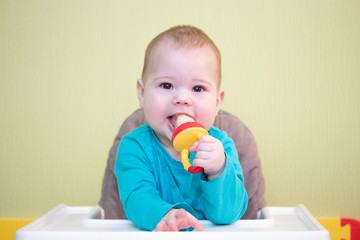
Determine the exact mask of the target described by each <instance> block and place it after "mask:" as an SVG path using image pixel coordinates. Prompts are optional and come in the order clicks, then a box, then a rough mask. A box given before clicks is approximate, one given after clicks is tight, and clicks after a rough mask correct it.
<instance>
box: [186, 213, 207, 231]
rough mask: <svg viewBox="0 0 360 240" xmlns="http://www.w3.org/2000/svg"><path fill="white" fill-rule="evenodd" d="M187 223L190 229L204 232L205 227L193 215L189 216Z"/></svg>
mask: <svg viewBox="0 0 360 240" xmlns="http://www.w3.org/2000/svg"><path fill="white" fill-rule="evenodd" d="M187 222H188V225H189V227H193V228H195V229H196V230H197V231H200V232H202V231H204V229H203V227H202V226H201V223H200V221H199V220H197V219H196V218H195V217H194V216H193V215H191V214H188V216H187Z"/></svg>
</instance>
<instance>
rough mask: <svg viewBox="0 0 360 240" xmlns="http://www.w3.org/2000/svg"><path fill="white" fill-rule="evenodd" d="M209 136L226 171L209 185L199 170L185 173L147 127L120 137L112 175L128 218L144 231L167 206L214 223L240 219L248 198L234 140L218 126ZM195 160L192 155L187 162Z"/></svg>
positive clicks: (154, 226) (162, 214)
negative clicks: (220, 152)
mask: <svg viewBox="0 0 360 240" xmlns="http://www.w3.org/2000/svg"><path fill="white" fill-rule="evenodd" d="M209 135H211V136H213V137H215V138H217V139H219V140H220V141H221V143H222V144H223V146H224V151H225V156H226V163H225V168H224V171H223V172H222V174H221V175H220V176H219V177H218V178H216V179H214V180H212V181H207V177H206V175H205V174H204V173H203V172H202V173H199V174H191V173H188V172H187V171H186V170H184V167H183V165H182V164H181V162H178V161H176V160H175V159H174V158H173V157H171V155H170V154H169V153H168V152H167V150H166V149H165V148H164V147H163V146H162V145H161V143H160V142H159V140H158V139H157V137H156V135H155V133H154V131H153V130H152V129H151V127H150V126H149V125H143V126H141V127H139V128H137V129H135V130H134V131H132V132H131V133H129V134H128V135H126V136H124V137H123V139H122V140H121V144H120V146H119V148H118V152H117V159H116V162H115V174H116V177H117V181H118V186H119V192H120V198H121V202H122V204H123V207H124V211H125V214H126V218H128V219H130V220H131V221H132V222H133V223H135V224H136V225H137V226H138V227H139V228H140V229H144V230H154V229H155V228H156V225H157V224H158V223H159V222H160V220H161V219H162V217H163V216H164V215H165V214H166V213H167V212H168V211H169V210H170V209H171V208H176V209H180V208H183V209H185V210H186V211H188V212H189V213H191V214H192V215H194V216H195V217H196V218H197V219H199V220H210V221H211V222H213V223H216V224H230V223H233V222H235V221H236V220H238V219H239V218H241V216H242V215H243V214H244V212H245V210H246V207H247V203H248V198H247V193H246V190H245V188H244V184H243V182H244V178H243V175H242V169H241V166H240V164H239V161H238V155H237V152H236V148H235V145H234V142H233V141H232V139H231V138H229V137H228V136H227V134H226V133H225V132H223V131H221V130H219V129H217V128H216V127H212V128H211V129H210V130H209ZM194 156H195V153H192V154H190V161H192V160H193V159H194Z"/></svg>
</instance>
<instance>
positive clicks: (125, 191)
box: [115, 136, 184, 230]
mask: <svg viewBox="0 0 360 240" xmlns="http://www.w3.org/2000/svg"><path fill="white" fill-rule="evenodd" d="M146 147H147V146H146V144H141V143H140V142H139V140H137V139H135V138H133V137H129V136H125V137H124V138H123V139H122V141H121V144H120V146H119V149H118V152H117V159H116V162H115V175H116V177H117V182H118V186H119V192H120V199H121V202H122V204H123V206H124V211H125V213H126V217H127V218H128V219H130V220H131V221H132V222H133V223H135V224H136V225H137V226H138V227H139V228H140V229H144V230H154V229H155V228H156V225H157V224H158V223H159V222H160V220H161V219H162V217H163V216H164V215H165V214H166V213H167V212H168V211H169V210H170V209H171V208H179V207H178V206H175V205H172V204H170V203H168V202H166V201H164V200H163V199H162V198H161V196H160V193H159V191H158V190H157V187H156V181H155V178H154V175H153V172H152V167H151V163H150V161H149V157H148V156H147V154H149V153H146V152H147V151H145V150H144V148H146ZM181 208H184V207H181Z"/></svg>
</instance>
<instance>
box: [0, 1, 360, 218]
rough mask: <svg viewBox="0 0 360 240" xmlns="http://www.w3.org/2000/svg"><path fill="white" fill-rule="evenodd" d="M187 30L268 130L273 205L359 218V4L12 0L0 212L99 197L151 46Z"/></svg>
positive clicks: (236, 105)
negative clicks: (209, 49)
mask: <svg viewBox="0 0 360 240" xmlns="http://www.w3.org/2000/svg"><path fill="white" fill-rule="evenodd" d="M178 24H192V25H195V26H198V27H200V28H202V29H203V30H204V31H205V32H206V33H208V35H209V36H210V37H211V38H212V39H213V40H214V41H215V42H216V43H217V45H218V47H219V48H220V50H221V52H222V56H223V85H222V86H223V88H224V89H225V90H226V98H225V102H224V105H223V108H224V109H225V110H228V111H231V112H232V113H234V114H236V115H237V116H238V117H239V118H240V119H242V120H243V121H244V122H245V123H246V124H247V125H248V127H249V128H250V129H251V130H252V132H253V134H254V135H255V137H256V140H257V143H258V147H259V154H260V157H261V159H262V163H263V171H264V175H265V179H266V199H267V201H268V204H269V205H271V206H294V205H296V204H298V203H303V204H305V205H306V206H307V208H308V209H309V210H310V211H311V212H312V213H313V215H314V216H316V217H353V218H357V219H359V218H360V207H359V202H360V187H359V181H360V177H359V176H360V175H359V174H358V171H359V170H360V129H359V126H360V121H359V120H360V110H359V106H360V104H359V103H360V94H359V93H360V85H359V81H360V44H359V43H360V2H359V1H355V0H354V1H350V0H347V1H328V0H318V1H298V0H293V1H285V0H284V1H281V0H280V1H279V0H264V1H259V0H257V1H236V0H227V1H223V0H203V1H201V0H185V1H175V0H153V1H147V0H142V1H140V0H129V1H95V0H83V1H81V0H79V1H70V0H68V1H67V0H61V1H55V0H50V1H49V0H43V1H41V0H33V1H30V0H29V1H19V0H14V1H5V0H0V161H1V164H0V218H33V217H38V216H40V215H42V214H43V213H45V212H47V211H48V210H50V209H51V208H53V207H54V206H56V205H57V204H59V203H65V204H68V205H73V206H85V205H91V206H92V205H96V204H97V202H98V200H99V198H100V191H101V182H102V177H103V173H104V168H105V163H106V159H107V155H108V151H109V149H110V147H111V145H112V142H113V139H114V137H115V135H116V133H117V131H118V128H119V127H120V125H121V123H122V122H123V120H124V119H125V118H126V117H127V116H128V115H129V114H130V113H131V112H132V111H133V110H135V109H136V108H137V107H138V103H137V97H136V90H135V86H136V80H137V78H138V77H139V76H140V74H141V70H142V62H143V55H144V51H145V48H146V46H147V44H148V42H149V41H150V40H151V39H152V38H153V37H154V36H155V35H156V34H158V33H159V32H161V31H163V30H165V29H167V28H169V27H171V26H174V25H178Z"/></svg>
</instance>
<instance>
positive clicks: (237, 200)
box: [201, 132, 248, 224]
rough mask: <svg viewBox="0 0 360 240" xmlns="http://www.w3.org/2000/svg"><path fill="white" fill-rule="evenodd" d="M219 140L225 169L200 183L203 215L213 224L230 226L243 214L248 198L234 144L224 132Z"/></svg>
mask: <svg viewBox="0 0 360 240" xmlns="http://www.w3.org/2000/svg"><path fill="white" fill-rule="evenodd" d="M219 140H220V141H221V142H222V144H223V146H224V151H225V156H226V163H225V168H224V171H223V172H222V174H221V175H220V176H219V177H217V178H216V179H214V180H212V181H207V180H206V176H204V177H203V180H202V181H201V188H202V191H203V199H204V214H205V217H206V219H208V220H210V221H211V222H213V223H216V224H231V223H233V222H235V221H237V220H239V219H240V218H241V216H242V215H243V214H244V213H245V210H246V208H247V204H248V197H247V192H246V190H245V187H244V177H243V174H242V169H241V166H240V163H239V161H238V155H237V151H236V148H235V144H234V142H233V141H232V139H231V138H229V137H228V136H227V134H226V133H225V132H223V136H222V137H221V138H220V139H219Z"/></svg>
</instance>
